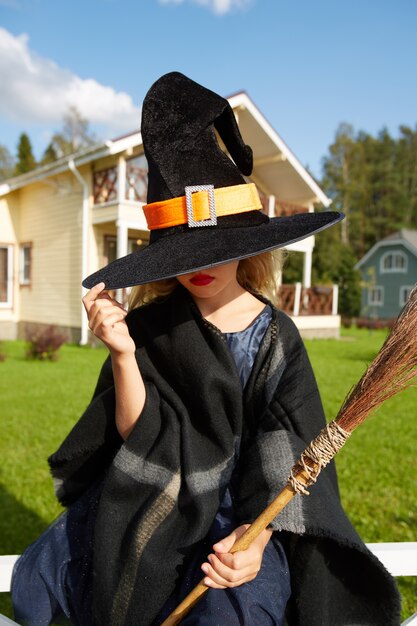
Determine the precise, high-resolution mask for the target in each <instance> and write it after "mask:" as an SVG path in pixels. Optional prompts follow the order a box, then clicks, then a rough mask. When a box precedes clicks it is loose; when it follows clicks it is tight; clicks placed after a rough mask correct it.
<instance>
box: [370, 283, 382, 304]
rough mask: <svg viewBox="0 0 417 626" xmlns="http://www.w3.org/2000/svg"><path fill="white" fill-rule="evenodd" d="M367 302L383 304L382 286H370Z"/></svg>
mask: <svg viewBox="0 0 417 626" xmlns="http://www.w3.org/2000/svg"><path fill="white" fill-rule="evenodd" d="M368 304H371V305H373V306H382V305H383V304H384V288H383V287H370V288H369V291H368Z"/></svg>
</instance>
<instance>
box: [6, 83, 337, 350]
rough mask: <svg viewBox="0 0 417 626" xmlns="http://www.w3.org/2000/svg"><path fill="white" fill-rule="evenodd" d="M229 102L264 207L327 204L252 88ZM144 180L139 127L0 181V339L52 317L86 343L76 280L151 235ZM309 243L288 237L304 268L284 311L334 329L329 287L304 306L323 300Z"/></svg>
mask: <svg viewBox="0 0 417 626" xmlns="http://www.w3.org/2000/svg"><path fill="white" fill-rule="evenodd" d="M229 102H230V105H231V106H232V108H233V110H234V113H235V115H236V118H237V121H238V124H239V126H240V129H241V132H242V135H243V137H244V138H245V140H246V142H247V143H249V144H250V145H251V146H252V148H253V151H254V171H253V175H252V176H251V177H250V181H251V182H254V183H255V184H256V185H257V188H258V190H259V193H260V196H261V199H262V203H263V207H264V209H263V210H264V211H265V212H267V213H268V214H269V215H270V216H275V215H278V216H279V215H283V214H285V215H287V214H290V213H292V212H300V211H314V210H315V206H321V207H328V206H329V204H330V200H329V198H328V197H327V196H326V195H325V194H324V193H323V191H322V190H321V189H320V188H319V186H318V185H317V183H316V182H315V181H314V180H313V178H312V177H311V176H310V175H309V173H308V172H307V171H306V170H305V169H304V168H303V166H302V165H301V164H300V162H299V161H298V160H297V159H296V157H295V156H294V155H293V154H292V152H291V151H290V150H289V148H288V147H287V146H286V145H285V143H284V142H283V141H282V139H281V138H280V137H279V135H278V134H277V132H276V131H275V130H274V129H273V128H272V127H271V125H270V124H269V123H268V122H267V121H266V119H265V118H264V117H263V115H262V113H261V112H260V111H259V109H258V108H257V107H256V106H255V104H254V103H253V102H252V100H251V99H250V98H249V97H248V95H247V94H246V93H244V92H241V93H238V94H236V95H234V96H231V97H230V98H229ZM146 188H147V163H146V159H145V157H144V154H143V146H142V139H141V134H140V131H137V132H133V133H130V134H127V135H125V136H123V137H119V138H117V139H115V140H113V141H106V142H105V143H103V144H100V145H95V146H93V147H91V148H89V149H86V150H84V151H81V152H78V153H76V154H74V155H71V156H66V157H63V158H61V159H59V160H58V161H55V162H54V163H51V164H48V165H45V166H43V167H39V168H37V169H36V170H34V171H31V172H28V173H26V174H23V175H21V176H18V177H15V178H12V179H9V180H7V181H4V182H3V183H2V184H0V339H11V338H15V337H22V336H24V333H25V328H26V326H27V325H28V324H31V325H34V324H35V325H38V326H47V325H50V324H55V325H57V326H59V327H60V328H63V329H65V330H66V331H67V333H69V335H70V337H71V339H72V340H73V341H79V342H80V343H81V344H85V343H87V341H88V326H87V319H86V316H85V314H84V311H83V307H82V304H81V297H82V295H83V293H82V288H81V280H82V279H83V278H84V277H86V276H87V275H89V274H91V273H92V272H94V271H95V270H97V269H98V268H99V267H101V266H103V265H105V264H107V263H108V262H110V261H112V260H114V259H116V258H119V257H121V256H124V255H125V254H127V253H129V252H132V251H133V250H136V249H138V248H140V247H141V246H145V245H147V242H148V238H149V232H148V230H147V226H146V221H145V218H144V215H143V211H142V209H141V207H142V206H143V204H144V203H145V202H146ZM313 247H314V237H309V238H308V239H305V240H303V241H301V242H298V243H294V244H292V245H291V246H290V248H291V249H293V250H296V251H300V252H302V253H303V254H304V276H303V285H302V286H301V285H299V286H298V287H297V288H295V287H294V286H291V288H290V289H291V290H292V291H291V294H292V295H291V294H290V297H289V300H288V297H287V298H286V300H287V301H289V302H290V311H289V312H290V313H292V314H294V316H295V318H297V319H298V320H299V322H298V323H299V324H300V327H302V330H303V332H304V333H305V334H308V333H309V332H312V333H317V332H320V333H330V334H331V335H334V334H336V335H337V333H338V331H339V327H340V318H339V316H338V315H337V298H336V297H335V295H336V294H335V293H331V294H328V295H327V296H326V303H325V304H326V306H327V312H326V314H325V315H320V314H319V315H318V314H317V313H320V307H319V308H317V307H316V310H315V311H314V313H315V314H314V315H310V314H309V303H312V302H313V301H314V302H316V304H317V303H319V300H318V299H317V298H314V297H313V296H314V293H313V291H311V294H310V295H309V292H308V290H311V289H312V288H311V263H312V261H311V260H312V252H313ZM119 295H120V294H119ZM332 298H333V302H332ZM300 303H301V304H300ZM301 313H303V315H301Z"/></svg>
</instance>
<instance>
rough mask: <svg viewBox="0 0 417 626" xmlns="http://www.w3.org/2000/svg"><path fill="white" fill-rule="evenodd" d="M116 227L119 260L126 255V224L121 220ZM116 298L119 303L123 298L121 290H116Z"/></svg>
mask: <svg viewBox="0 0 417 626" xmlns="http://www.w3.org/2000/svg"><path fill="white" fill-rule="evenodd" d="M116 227H117V248H116V254H117V258H118V259H120V257H122V256H126V254H127V238H128V228H127V224H126V222H123V220H117V222H116ZM116 298H117V300H119V302H121V300H122V298H123V292H122V290H121V289H118V290H117V294H116Z"/></svg>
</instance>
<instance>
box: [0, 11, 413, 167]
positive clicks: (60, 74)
mask: <svg viewBox="0 0 417 626" xmlns="http://www.w3.org/2000/svg"><path fill="white" fill-rule="evenodd" d="M416 33H417V2H415V0H396V1H395V2H394V0H349V1H346V0H336V1H335V0H314V1H313V0H70V1H68V0H0V85H1V87H0V90H1V91H0V94H1V95H0V143H2V144H5V145H7V147H8V148H9V149H10V150H11V152H15V148H16V143H17V139H18V136H19V134H20V133H21V132H22V131H26V132H28V134H29V136H30V138H31V140H32V143H33V145H34V150H35V155H36V156H37V157H40V156H41V153H42V151H43V149H44V148H45V146H46V144H47V143H48V139H49V138H50V136H51V134H52V133H53V132H54V131H55V130H57V129H59V128H60V126H61V120H62V116H63V114H64V112H65V110H66V109H67V108H68V106H69V105H70V104H74V105H76V106H77V107H78V108H79V109H80V111H81V112H82V113H83V115H85V116H86V117H87V118H88V119H89V120H90V122H91V127H92V129H93V130H94V131H95V132H96V134H97V135H98V136H99V137H100V138H102V139H108V138H111V137H114V136H117V135H119V134H123V133H125V132H129V131H131V130H135V129H136V128H137V127H138V125H139V117H140V105H141V102H142V99H143V97H144V95H145V93H146V91H147V89H148V88H149V87H150V85H151V84H152V83H153V81H154V80H156V79H157V78H158V77H159V76H160V75H162V74H164V73H165V72H168V71H171V70H179V71H181V72H183V73H185V74H187V75H188V76H190V77H191V78H193V79H194V80H197V81H198V82H201V83H202V84H204V85H205V86H207V87H209V88H211V89H213V90H214V91H216V92H217V93H220V94H222V95H224V96H227V95H230V94H232V93H235V92H237V91H240V90H245V91H247V93H248V94H249V95H250V97H251V98H252V99H253V100H254V102H255V103H256V104H257V106H258V107H259V109H260V110H261V111H262V113H263V114H264V115H265V116H266V117H267V119H268V120H269V121H270V122H271V124H272V125H273V126H274V128H275V129H276V130H277V131H278V133H279V134H280V135H281V137H282V138H283V139H284V141H286V143H287V144H288V146H289V147H290V149H291V150H292V151H293V152H294V153H295V154H296V156H297V157H298V158H299V159H300V161H301V162H302V163H303V164H304V165H308V166H309V167H310V169H311V170H312V172H313V173H314V174H315V175H316V176H320V174H321V159H322V157H323V156H324V155H325V154H326V153H327V148H328V146H329V144H330V143H331V142H332V140H333V138H334V134H335V131H336V128H337V126H338V124H339V123H340V122H349V123H351V124H352V125H353V126H354V128H355V130H359V129H362V130H365V131H368V132H370V133H372V134H375V133H377V132H378V131H379V130H380V129H381V128H382V127H383V126H386V127H387V128H388V129H389V131H390V132H391V133H392V134H393V135H394V136H395V135H396V134H397V132H398V127H399V125H400V124H406V125H409V126H412V127H415V126H416V123H417V81H416V74H417V36H416Z"/></svg>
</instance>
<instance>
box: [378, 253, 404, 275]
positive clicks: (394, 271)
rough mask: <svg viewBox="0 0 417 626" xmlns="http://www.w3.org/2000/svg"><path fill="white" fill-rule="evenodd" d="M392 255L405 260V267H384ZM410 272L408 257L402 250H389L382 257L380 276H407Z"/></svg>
mask: <svg viewBox="0 0 417 626" xmlns="http://www.w3.org/2000/svg"><path fill="white" fill-rule="evenodd" d="M390 255H398V256H401V257H403V259H405V264H404V267H389V268H386V267H384V261H385V259H386V258H387V257H388V256H390ZM407 271H408V256H407V255H406V254H405V252H403V251H402V250H387V252H384V254H383V255H382V256H381V258H380V261H379V272H380V274H405V273H406V272H407Z"/></svg>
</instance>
